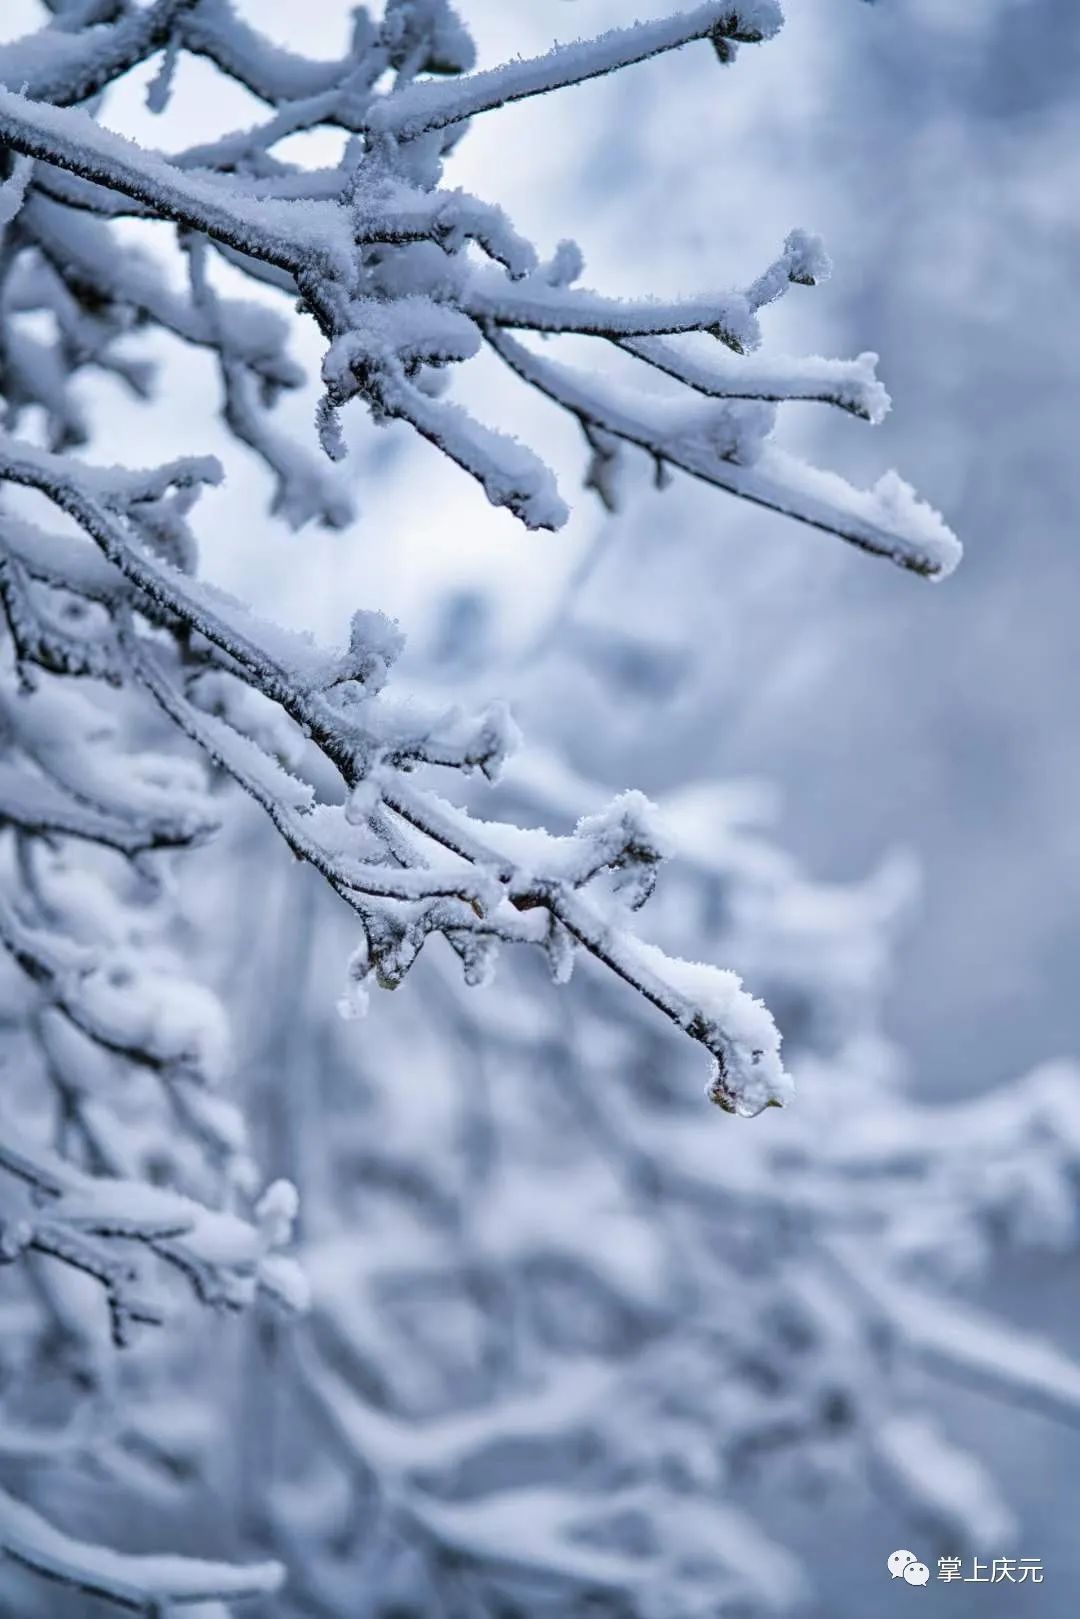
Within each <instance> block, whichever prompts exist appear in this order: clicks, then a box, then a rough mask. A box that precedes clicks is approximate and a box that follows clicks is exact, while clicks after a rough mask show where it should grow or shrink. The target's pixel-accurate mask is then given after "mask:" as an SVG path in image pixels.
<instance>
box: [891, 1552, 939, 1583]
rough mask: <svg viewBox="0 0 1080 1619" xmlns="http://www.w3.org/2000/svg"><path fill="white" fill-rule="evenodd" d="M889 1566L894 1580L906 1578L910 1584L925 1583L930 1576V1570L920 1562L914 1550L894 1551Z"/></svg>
mask: <svg viewBox="0 0 1080 1619" xmlns="http://www.w3.org/2000/svg"><path fill="white" fill-rule="evenodd" d="M888 1567H889V1573H890V1575H891V1576H892V1578H893V1579H894V1580H906V1581H907V1583H908V1584H909V1585H925V1584H926V1582H927V1580H929V1578H930V1570H929V1569H928V1568H927V1566H926V1564H925V1563H920V1562H919V1559H918V1558H917V1557H916V1556H915V1553H914V1552H905V1551H896V1552H892V1553H891V1554H890V1556H889V1564H888Z"/></svg>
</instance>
